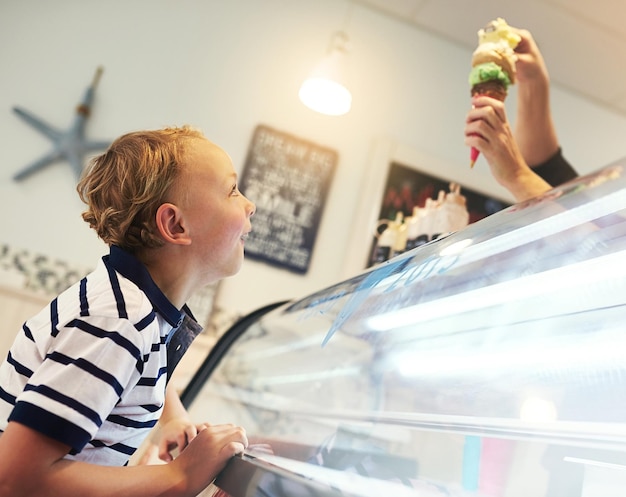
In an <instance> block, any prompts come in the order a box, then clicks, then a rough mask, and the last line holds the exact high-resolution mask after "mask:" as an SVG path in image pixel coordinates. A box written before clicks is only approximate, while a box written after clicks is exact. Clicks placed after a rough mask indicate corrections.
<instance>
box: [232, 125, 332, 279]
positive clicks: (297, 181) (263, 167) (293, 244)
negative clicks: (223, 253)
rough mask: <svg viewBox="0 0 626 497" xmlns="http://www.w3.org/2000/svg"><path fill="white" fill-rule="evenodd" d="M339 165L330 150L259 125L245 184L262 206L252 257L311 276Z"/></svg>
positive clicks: (242, 185)
mask: <svg viewBox="0 0 626 497" xmlns="http://www.w3.org/2000/svg"><path fill="white" fill-rule="evenodd" d="M336 164H337V152H336V151H334V150H332V149H330V148H327V147H323V146H320V145H317V144H315V143H311V142H310V141H307V140H304V139H302V138H298V137H296V136H293V135H291V134H288V133H284V132H282V131H277V130H275V129H272V128H270V127H268V126H264V125H259V126H257V128H256V129H255V131H254V136H253V138H252V142H251V144H250V148H249V150H248V156H247V158H246V163H245V166H244V170H243V173H242V176H241V180H240V182H239V189H240V190H241V192H242V193H243V194H244V195H245V196H246V197H248V198H249V199H250V200H251V201H252V202H254V203H255V204H256V213H255V215H254V216H253V218H252V232H251V233H250V235H249V236H248V239H247V240H246V249H245V250H246V257H250V258H252V259H257V260H261V261H264V262H267V263H268V264H272V265H275V266H279V267H282V268H285V269H288V270H290V271H294V272H297V273H302V274H304V273H306V272H307V270H308V269H309V263H310V261H311V254H312V252H313V245H314V243H315V237H316V236H317V229H318V227H319V223H320V220H321V217H322V211H323V209H324V203H325V201H326V196H327V194H328V190H329V188H330V183H331V180H332V176H333V173H334V171H335V166H336Z"/></svg>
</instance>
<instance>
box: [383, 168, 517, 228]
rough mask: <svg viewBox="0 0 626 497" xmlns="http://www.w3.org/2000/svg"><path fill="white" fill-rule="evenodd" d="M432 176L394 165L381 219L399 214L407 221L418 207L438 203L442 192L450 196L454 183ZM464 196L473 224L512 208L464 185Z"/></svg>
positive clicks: (384, 193)
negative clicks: (436, 201)
mask: <svg viewBox="0 0 626 497" xmlns="http://www.w3.org/2000/svg"><path fill="white" fill-rule="evenodd" d="M451 182H452V183H456V182H455V181H451V180H446V179H443V178H440V177H437V176H434V175H432V174H428V173H425V172H423V171H420V170H417V169H415V168H413V167H410V166H406V165H403V164H400V163H398V162H392V163H391V164H390V166H389V172H388V174H387V181H386V183H385V189H384V191H383V196H382V199H381V203H380V212H379V215H378V218H379V219H394V218H395V217H396V214H397V213H398V212H401V213H402V214H403V216H404V217H408V216H410V215H411V214H412V212H413V208H414V207H424V205H425V204H426V200H427V199H429V198H430V199H433V200H435V199H437V197H438V195H439V192H440V191H443V192H445V193H448V191H449V189H450V183H451ZM460 192H461V195H463V196H464V197H465V200H466V206H467V211H468V213H469V222H470V223H473V222H476V221H478V220H479V219H482V218H484V217H486V216H489V215H490V214H493V213H494V212H498V211H499V210H502V209H504V208H505V207H508V206H509V205H510V204H509V203H507V202H505V201H503V200H501V199H497V198H494V197H491V196H489V195H486V194H484V193H481V192H477V191H475V190H472V189H471V188H467V187H465V186H463V185H461V188H460Z"/></svg>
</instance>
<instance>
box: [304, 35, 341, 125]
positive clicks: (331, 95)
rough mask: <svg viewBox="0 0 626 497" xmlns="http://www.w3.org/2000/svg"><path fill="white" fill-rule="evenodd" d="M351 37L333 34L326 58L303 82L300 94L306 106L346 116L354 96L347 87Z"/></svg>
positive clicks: (334, 114)
mask: <svg viewBox="0 0 626 497" xmlns="http://www.w3.org/2000/svg"><path fill="white" fill-rule="evenodd" d="M348 41H349V40H348V35H347V34H346V33H345V32H343V31H338V32H336V33H334V34H333V36H332V39H331V43H330V47H329V50H328V53H327V54H326V57H324V59H322V61H321V62H320V63H319V64H318V65H317V66H316V67H315V69H314V70H313V72H312V73H311V75H310V76H309V77H308V78H307V79H306V80H305V81H304V83H302V86H301V87H300V92H299V93H298V95H299V97H300V100H301V101H302V103H303V104H304V105H306V106H307V107H309V108H310V109H313V110H314V111H316V112H320V113H322V114H326V115H330V116H340V115H343V114H346V113H347V112H348V111H349V110H350V107H351V106H352V94H351V93H350V91H349V90H348V88H347V87H346V86H345V74H344V72H345V64H346V56H347V53H348Z"/></svg>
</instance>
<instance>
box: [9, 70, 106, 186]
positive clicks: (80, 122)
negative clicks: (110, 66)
mask: <svg viewBox="0 0 626 497" xmlns="http://www.w3.org/2000/svg"><path fill="white" fill-rule="evenodd" d="M102 71H103V69H102V67H98V69H97V70H96V74H95V76H94V78H93V81H92V83H91V86H90V87H89V88H87V91H86V92H85V97H84V98H83V101H82V102H81V103H80V104H79V105H78V107H77V108H76V117H75V118H74V122H73V123H72V125H71V126H70V128H69V129H68V130H67V131H61V130H59V129H57V128H55V127H53V126H50V125H49V124H47V123H46V122H44V121H43V120H41V119H40V118H38V117H36V116H35V115H34V114H32V113H30V112H28V111H26V110H24V109H21V108H19V107H14V108H13V111H14V112H15V113H16V114H17V115H18V116H19V117H21V118H22V119H23V120H24V121H26V123H27V124H29V125H30V126H32V127H33V128H35V129H36V130H37V131H39V132H40V133H41V134H43V135H45V136H46V137H48V138H49V139H50V140H51V141H52V144H53V148H52V150H50V151H49V152H48V153H47V154H45V155H44V156H43V157H41V158H39V159H37V160H36V161H34V162H32V163H31V164H29V165H28V166H26V167H25V168H24V169H22V170H21V171H20V172H18V173H17V174H15V175H14V176H13V179H14V180H15V181H21V180H23V179H25V178H26V177H28V176H30V175H31V174H33V173H35V172H37V171H39V170H40V169H43V168H44V167H46V166H48V165H49V164H52V163H53V162H57V161H61V160H67V161H68V162H69V163H70V165H71V166H72V169H74V173H75V174H76V178H77V179H78V178H80V175H81V174H82V172H83V162H84V158H85V154H87V153H88V152H92V151H96V150H104V149H106V148H108V146H109V144H110V142H105V141H90V140H86V139H85V124H86V122H87V118H88V117H89V113H90V110H91V104H92V102H93V97H94V92H95V89H96V86H97V85H98V82H99V80H100V76H102Z"/></svg>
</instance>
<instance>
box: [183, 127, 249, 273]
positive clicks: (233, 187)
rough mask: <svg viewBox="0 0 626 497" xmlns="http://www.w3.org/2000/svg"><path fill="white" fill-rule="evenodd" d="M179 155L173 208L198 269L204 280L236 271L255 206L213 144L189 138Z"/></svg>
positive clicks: (229, 161)
mask: <svg viewBox="0 0 626 497" xmlns="http://www.w3.org/2000/svg"><path fill="white" fill-rule="evenodd" d="M185 156H186V168H185V171H184V172H183V174H182V175H181V178H180V179H181V183H180V186H181V190H182V192H183V194H182V199H181V202H180V204H179V207H180V208H181V209H182V211H183V216H184V219H185V221H186V227H187V229H189V236H190V237H191V245H190V247H189V248H190V249H191V254H192V256H193V258H194V262H195V263H196V264H198V267H197V270H198V273H199V275H200V274H202V279H203V280H204V281H205V282H206V283H210V282H214V281H217V280H218V279H221V278H225V277H227V276H232V275H233V274H235V273H237V271H239V268H240V267H241V264H242V262H243V253H244V240H245V238H246V236H247V235H248V233H249V232H250V230H251V229H252V226H251V224H250V217H251V216H252V215H253V214H254V211H255V205H254V204H253V203H252V202H250V201H249V200H248V199H247V198H246V197H244V196H243V195H242V194H241V192H240V191H239V189H238V187H237V174H236V173H235V170H234V168H233V164H232V161H231V159H230V157H229V156H228V154H226V152H224V151H223V150H222V149H221V148H219V147H218V146H217V145H215V144H213V143H211V142H210V141H208V140H204V139H193V140H192V141H190V142H189V143H187V144H186V152H185Z"/></svg>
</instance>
